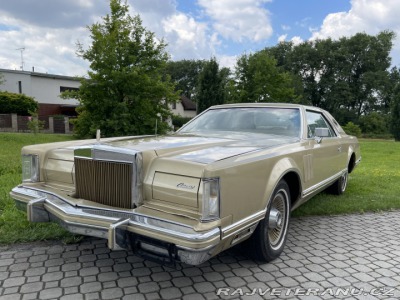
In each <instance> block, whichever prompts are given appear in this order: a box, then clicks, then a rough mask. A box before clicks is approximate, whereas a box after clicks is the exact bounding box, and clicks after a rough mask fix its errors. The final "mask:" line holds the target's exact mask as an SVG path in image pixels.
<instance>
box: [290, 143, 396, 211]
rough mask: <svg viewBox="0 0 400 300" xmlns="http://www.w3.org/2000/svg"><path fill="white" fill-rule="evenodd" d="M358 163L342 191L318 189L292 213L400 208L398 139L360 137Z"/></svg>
mask: <svg viewBox="0 0 400 300" xmlns="http://www.w3.org/2000/svg"><path fill="white" fill-rule="evenodd" d="M360 145H361V156H362V160H361V163H360V164H359V165H358V166H357V167H356V169H355V170H354V171H353V172H352V173H351V174H350V175H349V183H348V186H347V190H346V192H345V193H344V194H343V195H340V196H333V195H328V194H325V193H321V194H319V195H317V196H316V197H314V198H312V199H311V200H310V201H308V202H307V203H305V204H304V205H302V206H300V207H299V208H298V209H296V210H295V211H294V212H293V214H292V216H309V215H333V214H345V213H364V212H368V211H374V212H378V211H383V210H386V211H387V210H392V209H400V196H399V195H400V143H399V142H394V141H388V140H367V139H360Z"/></svg>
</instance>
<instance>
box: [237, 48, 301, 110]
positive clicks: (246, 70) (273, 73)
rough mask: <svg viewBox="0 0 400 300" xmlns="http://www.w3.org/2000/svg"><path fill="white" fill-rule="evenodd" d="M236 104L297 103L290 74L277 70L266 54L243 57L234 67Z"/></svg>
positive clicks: (272, 59) (271, 59)
mask: <svg viewBox="0 0 400 300" xmlns="http://www.w3.org/2000/svg"><path fill="white" fill-rule="evenodd" d="M234 80H235V82H234V84H233V87H232V86H231V97H233V99H234V101H235V102H297V101H298V100H299V99H298V97H296V95H295V92H294V87H293V82H292V77H291V74H290V73H288V72H285V71H283V70H281V69H279V68H278V67H277V66H276V60H275V59H274V58H273V57H272V56H271V55H270V54H269V53H268V52H267V51H260V52H257V53H254V54H250V55H246V54H245V55H242V56H241V57H240V58H239V59H238V61H237V63H236V68H235V79H234Z"/></svg>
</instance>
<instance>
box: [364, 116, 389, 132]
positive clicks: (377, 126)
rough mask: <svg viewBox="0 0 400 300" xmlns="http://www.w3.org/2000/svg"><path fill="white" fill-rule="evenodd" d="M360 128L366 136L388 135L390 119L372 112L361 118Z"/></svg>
mask: <svg viewBox="0 0 400 300" xmlns="http://www.w3.org/2000/svg"><path fill="white" fill-rule="evenodd" d="M359 122H360V128H361V131H362V132H363V133H366V134H388V133H389V126H388V125H389V119H388V116H387V115H383V114H381V113H378V112H375V111H374V112H372V113H370V114H368V115H365V116H361V117H360V120H359Z"/></svg>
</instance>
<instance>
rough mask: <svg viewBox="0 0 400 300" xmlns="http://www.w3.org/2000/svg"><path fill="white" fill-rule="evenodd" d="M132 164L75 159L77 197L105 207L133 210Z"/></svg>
mask: <svg viewBox="0 0 400 300" xmlns="http://www.w3.org/2000/svg"><path fill="white" fill-rule="evenodd" d="M132 169H133V166H132V164H131V163H124V162H113V161H104V160H92V159H84V158H80V157H75V189H76V194H77V197H79V198H81V199H85V200H90V201H93V202H97V203H101V204H104V205H109V206H114V207H119V208H133V207H132V206H133V202H132V184H133V173H132Z"/></svg>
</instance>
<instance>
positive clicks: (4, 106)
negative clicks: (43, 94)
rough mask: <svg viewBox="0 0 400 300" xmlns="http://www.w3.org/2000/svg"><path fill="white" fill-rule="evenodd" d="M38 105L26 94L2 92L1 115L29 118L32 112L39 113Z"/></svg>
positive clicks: (0, 95)
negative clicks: (16, 115)
mask: <svg viewBox="0 0 400 300" xmlns="http://www.w3.org/2000/svg"><path fill="white" fill-rule="evenodd" d="M37 109H38V103H37V102H36V101H35V100H34V99H33V98H32V97H28V96H26V95H24V94H14V93H9V92H0V114H18V115H21V116H29V115H30V113H29V112H30V111H37Z"/></svg>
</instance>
